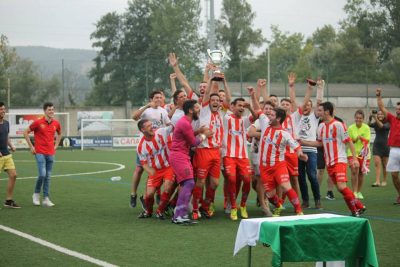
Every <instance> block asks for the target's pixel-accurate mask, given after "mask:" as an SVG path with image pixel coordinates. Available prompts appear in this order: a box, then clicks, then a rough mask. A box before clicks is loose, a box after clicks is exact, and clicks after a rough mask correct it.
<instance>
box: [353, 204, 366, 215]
mask: <svg viewBox="0 0 400 267" xmlns="http://www.w3.org/2000/svg"><path fill="white" fill-rule="evenodd" d="M366 210H367V208H366V207H365V206H364V207H362V208H361V209H359V210H357V211H355V212H352V213H351V216H353V217H360V216H361V215H362V214H363V213H364V212H365V211H366Z"/></svg>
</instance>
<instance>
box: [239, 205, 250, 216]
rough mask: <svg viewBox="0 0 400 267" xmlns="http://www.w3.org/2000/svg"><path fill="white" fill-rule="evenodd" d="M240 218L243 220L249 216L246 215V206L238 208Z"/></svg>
mask: <svg viewBox="0 0 400 267" xmlns="http://www.w3.org/2000/svg"><path fill="white" fill-rule="evenodd" d="M240 216H241V217H242V218H243V219H247V218H249V214H248V213H247V209H246V206H244V207H240Z"/></svg>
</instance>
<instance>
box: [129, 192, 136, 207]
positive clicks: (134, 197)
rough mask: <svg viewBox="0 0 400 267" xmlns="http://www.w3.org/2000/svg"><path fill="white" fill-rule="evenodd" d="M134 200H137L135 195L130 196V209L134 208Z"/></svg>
mask: <svg viewBox="0 0 400 267" xmlns="http://www.w3.org/2000/svg"><path fill="white" fill-rule="evenodd" d="M136 199H137V195H131V201H130V202H131V207H132V208H134V207H136Z"/></svg>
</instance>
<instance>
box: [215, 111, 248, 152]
mask: <svg viewBox="0 0 400 267" xmlns="http://www.w3.org/2000/svg"><path fill="white" fill-rule="evenodd" d="M251 123H252V122H251V121H250V117H249V116H245V117H241V118H237V117H236V116H235V115H234V114H232V113H227V114H226V115H225V116H224V139H223V145H222V148H223V149H222V157H230V158H240V159H248V158H249V156H248V154H247V138H246V135H247V128H248V127H249V126H250V125H251Z"/></svg>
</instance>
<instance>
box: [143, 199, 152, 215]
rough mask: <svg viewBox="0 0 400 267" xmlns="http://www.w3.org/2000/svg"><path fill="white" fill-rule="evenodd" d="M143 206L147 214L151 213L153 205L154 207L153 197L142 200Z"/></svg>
mask: <svg viewBox="0 0 400 267" xmlns="http://www.w3.org/2000/svg"><path fill="white" fill-rule="evenodd" d="M144 205H145V206H146V207H145V208H146V211H147V213H149V214H152V213H153V205H154V196H151V197H149V196H146V198H145V199H144Z"/></svg>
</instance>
